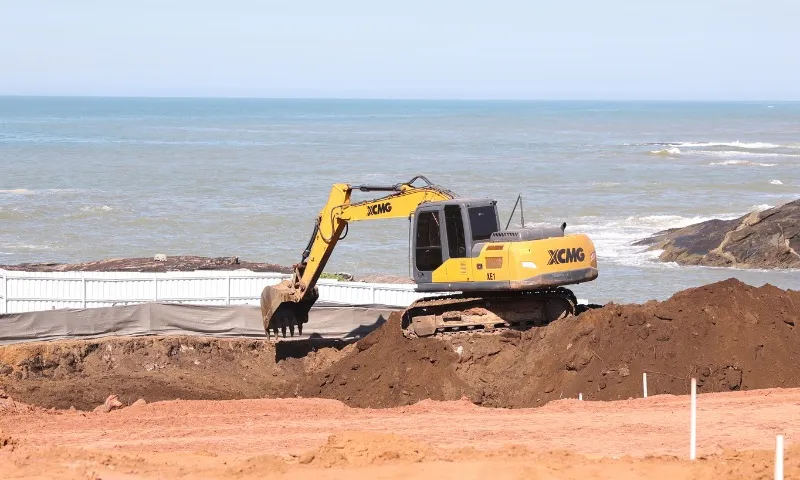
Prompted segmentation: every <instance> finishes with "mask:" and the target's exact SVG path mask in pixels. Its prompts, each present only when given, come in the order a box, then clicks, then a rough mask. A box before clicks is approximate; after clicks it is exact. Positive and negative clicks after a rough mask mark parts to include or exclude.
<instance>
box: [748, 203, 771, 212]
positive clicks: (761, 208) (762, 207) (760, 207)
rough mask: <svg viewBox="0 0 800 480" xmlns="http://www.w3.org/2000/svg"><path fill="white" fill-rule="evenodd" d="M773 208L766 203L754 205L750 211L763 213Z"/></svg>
mask: <svg viewBox="0 0 800 480" xmlns="http://www.w3.org/2000/svg"><path fill="white" fill-rule="evenodd" d="M772 207H773V205H767V204H766V203H762V204H759V205H753V206H752V207H750V209H751V210H755V211H757V212H763V211H764V210H769V209H770V208H772Z"/></svg>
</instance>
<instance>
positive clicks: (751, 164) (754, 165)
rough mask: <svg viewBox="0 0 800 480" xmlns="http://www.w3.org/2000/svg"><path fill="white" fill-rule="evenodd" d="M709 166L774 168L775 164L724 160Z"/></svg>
mask: <svg viewBox="0 0 800 480" xmlns="http://www.w3.org/2000/svg"><path fill="white" fill-rule="evenodd" d="M709 165H712V166H714V165H722V166H725V165H749V166H753V167H774V166H776V165H778V164H777V163H761V162H751V161H750V160H725V161H724V162H711V163H709Z"/></svg>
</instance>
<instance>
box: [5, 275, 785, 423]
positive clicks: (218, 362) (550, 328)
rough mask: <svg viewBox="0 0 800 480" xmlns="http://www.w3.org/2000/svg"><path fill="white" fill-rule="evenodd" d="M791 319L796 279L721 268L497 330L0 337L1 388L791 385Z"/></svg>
mask: <svg viewBox="0 0 800 480" xmlns="http://www.w3.org/2000/svg"><path fill="white" fill-rule="evenodd" d="M798 328H800V292H793V291H784V290H781V289H779V288H776V287H773V286H770V285H766V286H763V287H759V288H755V287H751V286H748V285H745V284H743V283H741V282H739V281H737V280H733V279H731V280H726V281H723V282H718V283H715V284H711V285H707V286H704V287H699V288H693V289H689V290H685V291H683V292H679V293H677V294H675V295H674V296H673V297H672V298H670V299H668V300H667V301H664V302H655V301H653V302H648V303H646V304H644V305H614V304H610V305H607V306H605V307H603V308H598V309H593V310H589V311H588V312H586V313H583V314H581V315H580V316H579V317H577V318H571V319H566V320H563V321H557V322H553V323H552V324H550V325H547V326H544V327H537V328H533V329H531V330H528V331H526V332H505V333H503V334H495V335H480V336H476V335H467V334H459V335H455V336H447V337H443V338H422V339H414V340H409V339H406V338H404V337H403V336H402V335H401V334H400V327H399V318H398V317H397V316H396V315H395V316H393V317H391V318H390V320H389V321H388V322H387V323H386V324H384V325H383V326H382V327H381V328H379V329H378V330H376V331H374V332H373V333H371V334H370V335H369V336H367V337H366V338H364V339H362V340H360V341H359V342H358V343H356V344H354V345H350V346H347V347H346V348H344V349H341V348H342V347H343V345H341V344H338V345H334V347H335V348H330V347H328V348H321V349H318V347H320V346H325V345H320V344H315V343H311V342H310V341H301V342H286V343H279V344H278V345H277V347H276V346H275V345H273V344H270V343H268V342H265V341H254V340H221V339H213V340H212V339H202V338H198V337H185V338H178V337H166V338H164V337H161V338H154V337H143V338H132V339H131V338H126V339H108V340H99V341H83V342H50V343H40V344H24V345H19V346H7V347H0V388H2V387H4V388H5V389H6V391H7V392H8V393H9V394H11V395H12V396H13V397H15V398H17V399H19V400H22V401H25V402H29V403H32V404H36V405H41V406H44V407H58V408H68V407H70V406H75V407H76V408H78V409H83V410H89V409H91V408H94V407H95V406H97V405H99V404H100V403H102V402H103V401H104V400H105V399H106V398H107V397H108V395H110V394H117V395H118V396H119V398H120V400H121V401H122V402H123V403H125V404H130V403H131V402H133V401H135V400H136V399H138V398H144V399H145V400H147V401H148V402H151V401H155V400H167V399H174V398H181V399H234V398H263V397H294V396H302V397H322V398H331V399H337V400H341V401H343V402H345V403H346V404H347V405H351V406H358V407H374V408H383V407H391V406H399V405H408V404H413V403H415V402H418V401H420V400H423V399H436V400H457V399H460V398H462V397H467V398H468V399H470V400H471V401H473V402H474V403H476V404H479V405H485V406H492V407H509V408H520V407H531V406H538V405H542V404H545V403H547V402H550V401H552V400H557V399H560V398H576V397H577V396H578V394H579V393H582V394H583V398H584V399H587V400H613V399H625V398H632V397H639V396H641V394H642V372H647V374H648V390H649V393H650V394H651V395H655V394H664V393H670V394H684V393H686V392H687V391H688V388H689V381H690V378H691V377H693V376H694V377H696V378H697V379H698V386H699V391H700V392H714V391H731V390H751V389H761V388H770V387H798V386H800V368H798V366H799V364H800V350H798V345H800V334H799V333H798ZM340 349H341V350H340ZM312 351H313V353H310V352H312ZM4 372H5V373H4Z"/></svg>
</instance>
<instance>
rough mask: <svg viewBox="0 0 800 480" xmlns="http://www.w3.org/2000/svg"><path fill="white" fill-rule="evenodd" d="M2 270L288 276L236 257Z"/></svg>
mask: <svg viewBox="0 0 800 480" xmlns="http://www.w3.org/2000/svg"><path fill="white" fill-rule="evenodd" d="M0 269H3V270H21V271H26V272H182V271H194V270H240V269H244V270H250V271H253V272H278V273H291V271H292V269H291V268H289V267H284V266H281V265H276V264H274V263H258V262H247V261H242V260H239V257H216V258H209V257H196V256H180V255H179V256H174V257H171V256H168V257H167V260H166V261H165V262H161V261H156V260H154V259H153V258H152V257H151V258H112V259H108V260H99V261H96V262H86V263H72V264H69V263H21V264H19V265H0Z"/></svg>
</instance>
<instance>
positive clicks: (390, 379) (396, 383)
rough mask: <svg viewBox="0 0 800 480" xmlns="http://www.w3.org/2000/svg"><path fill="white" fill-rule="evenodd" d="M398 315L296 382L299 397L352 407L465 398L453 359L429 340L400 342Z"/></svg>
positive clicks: (465, 389)
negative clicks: (330, 399)
mask: <svg viewBox="0 0 800 480" xmlns="http://www.w3.org/2000/svg"><path fill="white" fill-rule="evenodd" d="M400 321H401V319H400V314H399V312H395V313H392V315H391V316H390V317H389V320H388V321H387V322H386V323H385V324H384V325H383V326H381V327H380V328H379V329H377V330H375V331H374V332H372V333H370V334H369V335H368V336H366V337H364V338H363V339H361V340H359V341H358V342H357V343H356V344H355V348H354V349H353V350H352V351H350V353H349V354H348V355H345V356H344V357H343V358H342V359H341V360H339V361H338V362H336V363H335V364H333V365H332V366H331V367H330V368H328V369H326V370H324V371H322V372H320V373H318V374H316V375H312V376H311V377H310V378H309V379H308V380H305V381H301V383H300V385H299V387H298V390H297V391H298V393H299V395H301V396H303V397H322V398H333V399H337V400H341V401H343V402H345V403H346V404H347V405H350V406H355V407H373V408H381V407H393V406H398V405H408V404H412V403H415V402H418V401H420V400H422V399H426V398H429V399H433V400H453V399H458V398H460V397H461V396H462V395H465V394H467V395H468V394H470V393H471V389H470V387H469V386H468V385H467V384H466V383H465V382H464V381H463V380H461V379H460V378H458V376H457V375H456V371H455V368H454V365H455V364H456V362H457V360H458V355H456V353H455V352H454V351H453V350H452V349H451V347H450V346H449V345H448V344H447V343H445V342H442V341H440V340H438V339H435V338H421V339H415V340H409V339H407V338H405V337H404V336H403V334H402V333H401V327H400Z"/></svg>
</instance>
